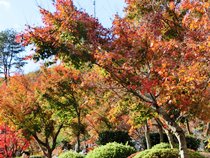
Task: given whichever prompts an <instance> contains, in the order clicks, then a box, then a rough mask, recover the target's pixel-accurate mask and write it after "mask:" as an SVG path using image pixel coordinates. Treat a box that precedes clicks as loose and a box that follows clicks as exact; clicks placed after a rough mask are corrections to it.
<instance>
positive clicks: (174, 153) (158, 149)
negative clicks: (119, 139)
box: [134, 143, 204, 158]
mask: <svg viewBox="0 0 210 158" xmlns="http://www.w3.org/2000/svg"><path fill="white" fill-rule="evenodd" d="M188 152H189V158H204V157H203V156H201V155H200V154H199V153H197V152H194V151H192V150H188ZM156 157H158V158H178V157H179V150H178V149H176V148H174V149H170V145H169V144H167V143H160V144H157V145H155V146H154V147H153V148H151V149H148V150H144V151H142V152H140V153H139V154H137V155H136V156H134V158H156Z"/></svg>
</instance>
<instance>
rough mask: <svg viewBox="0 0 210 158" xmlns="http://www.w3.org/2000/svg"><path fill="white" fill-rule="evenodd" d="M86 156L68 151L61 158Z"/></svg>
mask: <svg viewBox="0 0 210 158" xmlns="http://www.w3.org/2000/svg"><path fill="white" fill-rule="evenodd" d="M84 157H85V156H84V155H82V154H79V153H77V152H74V151H71V150H70V151H67V152H64V153H62V154H61V155H60V156H59V158H84Z"/></svg>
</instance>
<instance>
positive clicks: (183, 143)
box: [153, 104, 189, 158]
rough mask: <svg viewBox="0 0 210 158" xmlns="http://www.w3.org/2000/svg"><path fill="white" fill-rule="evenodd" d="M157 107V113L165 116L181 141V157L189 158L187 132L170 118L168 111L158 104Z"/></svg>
mask: <svg viewBox="0 0 210 158" xmlns="http://www.w3.org/2000/svg"><path fill="white" fill-rule="evenodd" d="M153 107H155V109H156V111H157V113H158V114H159V115H161V116H162V117H163V119H164V120H165V122H166V124H167V126H168V127H169V128H170V129H171V131H172V132H173V133H174V134H175V136H176V137H177V139H178V142H179V154H180V157H181V158H189V155H188V153H187V143H186V139H185V134H184V131H183V130H182V128H181V127H180V126H179V125H178V124H177V123H176V122H175V121H174V120H173V119H171V118H170V116H169V115H168V114H167V112H166V111H165V110H164V109H163V108H162V107H160V106H158V105H157V104H155V105H153Z"/></svg>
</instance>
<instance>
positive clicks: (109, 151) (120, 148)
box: [85, 142, 135, 158]
mask: <svg viewBox="0 0 210 158" xmlns="http://www.w3.org/2000/svg"><path fill="white" fill-rule="evenodd" d="M133 153H135V149H134V148H133V147H131V146H128V145H123V144H119V143H116V142H113V143H107V144H106V145H104V146H100V147H98V148H96V149H94V150H93V151H91V152H89V153H88V154H87V156H86V157H85V158H127V157H128V156H130V155H131V154H133Z"/></svg>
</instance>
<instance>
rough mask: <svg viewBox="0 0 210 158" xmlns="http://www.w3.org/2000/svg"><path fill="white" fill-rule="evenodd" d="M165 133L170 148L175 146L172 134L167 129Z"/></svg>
mask: <svg viewBox="0 0 210 158" xmlns="http://www.w3.org/2000/svg"><path fill="white" fill-rule="evenodd" d="M165 133H166V135H167V138H168V142H169V144H170V146H171V148H172V149H173V148H175V142H174V138H173V134H172V133H171V132H170V131H169V130H167V129H165Z"/></svg>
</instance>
